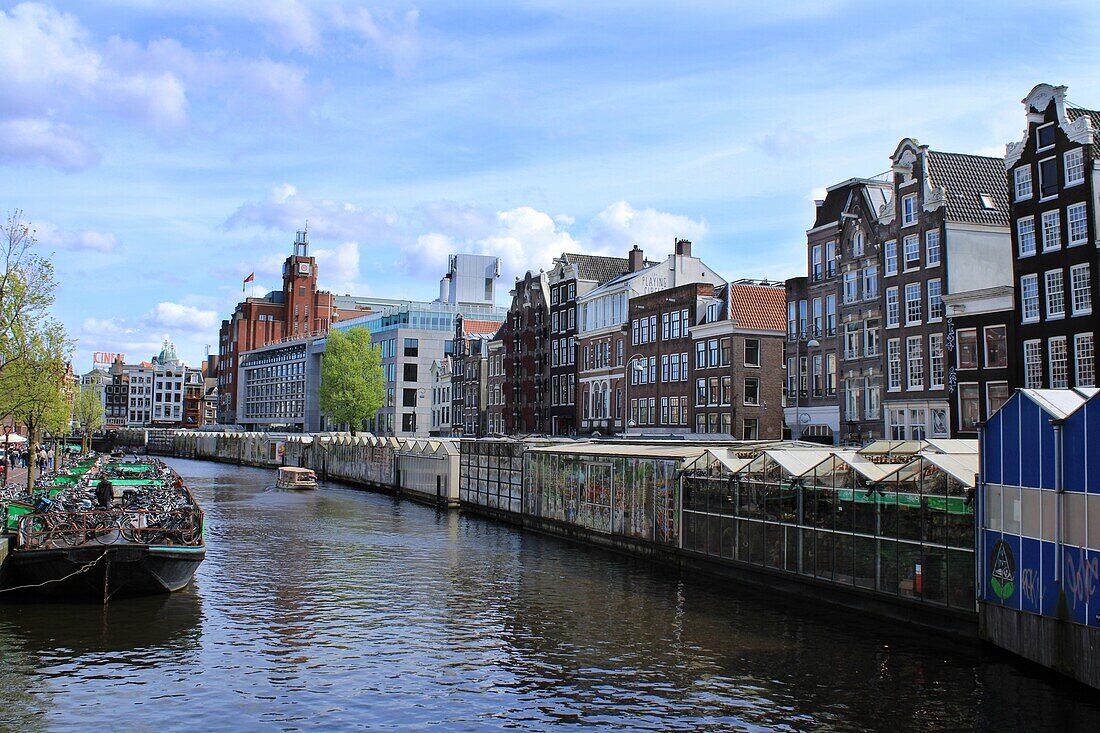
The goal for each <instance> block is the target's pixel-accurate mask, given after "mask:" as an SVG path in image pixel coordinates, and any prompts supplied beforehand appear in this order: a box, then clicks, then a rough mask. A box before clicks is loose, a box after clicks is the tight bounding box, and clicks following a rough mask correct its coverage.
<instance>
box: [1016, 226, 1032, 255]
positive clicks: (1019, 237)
mask: <svg viewBox="0 0 1100 733" xmlns="http://www.w3.org/2000/svg"><path fill="white" fill-rule="evenodd" d="M1016 242H1017V247H1018V251H1019V253H1020V256H1021V257H1029V256H1031V255H1033V254H1035V217H1032V216H1026V217H1024V218H1023V219H1017V220H1016Z"/></svg>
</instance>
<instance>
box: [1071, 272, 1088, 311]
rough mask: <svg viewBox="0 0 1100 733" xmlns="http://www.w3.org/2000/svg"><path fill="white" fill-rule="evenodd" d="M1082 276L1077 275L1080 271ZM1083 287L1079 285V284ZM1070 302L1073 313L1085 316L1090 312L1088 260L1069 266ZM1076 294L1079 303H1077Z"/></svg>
mask: <svg viewBox="0 0 1100 733" xmlns="http://www.w3.org/2000/svg"><path fill="white" fill-rule="evenodd" d="M1082 272H1083V273H1084V277H1078V276H1079V275H1080V274H1081V273H1082ZM1080 281H1083V285H1084V287H1079V286H1080V285H1082V282H1080ZM1069 287H1070V303H1071V305H1072V307H1073V315H1075V316H1087V315H1089V314H1091V313H1092V272H1091V268H1090V267H1089V263H1088V262H1082V263H1081V264H1079V265H1074V266H1073V267H1071V268H1069ZM1078 294H1080V295H1081V296H1082V297H1081V303H1080V305H1079V304H1078V298H1077V296H1078Z"/></svg>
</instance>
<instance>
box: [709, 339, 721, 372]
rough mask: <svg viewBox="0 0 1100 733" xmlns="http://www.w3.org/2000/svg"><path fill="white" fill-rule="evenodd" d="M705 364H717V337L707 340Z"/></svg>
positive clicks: (711, 365)
mask: <svg viewBox="0 0 1100 733" xmlns="http://www.w3.org/2000/svg"><path fill="white" fill-rule="evenodd" d="M707 365H708V366H710V367H716V366H718V339H711V340H710V341H707Z"/></svg>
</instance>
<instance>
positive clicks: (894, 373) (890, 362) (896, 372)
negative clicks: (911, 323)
mask: <svg viewBox="0 0 1100 733" xmlns="http://www.w3.org/2000/svg"><path fill="white" fill-rule="evenodd" d="M886 388H887V391H888V392H900V391H901V339H887V341H886Z"/></svg>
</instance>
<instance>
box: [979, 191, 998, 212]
mask: <svg viewBox="0 0 1100 733" xmlns="http://www.w3.org/2000/svg"><path fill="white" fill-rule="evenodd" d="M978 198H979V199H981V201H982V208H983V209H985V210H987V211H993V210H994V209H996V208H997V207H996V206H994V205H993V197H992V196H990V195H989V194H988V193H981V194H978Z"/></svg>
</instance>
